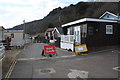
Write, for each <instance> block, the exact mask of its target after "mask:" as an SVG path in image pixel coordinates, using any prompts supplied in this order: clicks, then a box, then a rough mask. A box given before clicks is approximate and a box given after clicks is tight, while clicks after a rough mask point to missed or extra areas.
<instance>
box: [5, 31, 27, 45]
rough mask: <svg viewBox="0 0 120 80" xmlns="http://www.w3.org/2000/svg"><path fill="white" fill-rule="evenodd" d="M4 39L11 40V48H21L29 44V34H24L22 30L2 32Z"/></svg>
mask: <svg viewBox="0 0 120 80" xmlns="http://www.w3.org/2000/svg"><path fill="white" fill-rule="evenodd" d="M4 35H5V37H10V38H11V46H23V45H24V44H25V43H28V42H29V34H25V38H24V37H23V36H24V32H23V30H4Z"/></svg>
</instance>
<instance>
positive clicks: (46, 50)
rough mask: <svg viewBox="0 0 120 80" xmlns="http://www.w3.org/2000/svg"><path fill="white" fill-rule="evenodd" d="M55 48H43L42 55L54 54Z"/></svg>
mask: <svg viewBox="0 0 120 80" xmlns="http://www.w3.org/2000/svg"><path fill="white" fill-rule="evenodd" d="M55 53H56V48H55V46H44V54H55Z"/></svg>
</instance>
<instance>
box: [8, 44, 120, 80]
mask: <svg viewBox="0 0 120 80" xmlns="http://www.w3.org/2000/svg"><path fill="white" fill-rule="evenodd" d="M44 45H45V44H43V43H33V44H31V45H30V46H28V47H27V48H26V49H25V50H24V51H23V52H22V53H21V54H20V55H19V57H18V61H17V63H16V65H15V67H14V69H13V71H12V73H11V76H10V78H68V77H69V76H68V74H69V73H73V72H74V71H77V72H79V71H86V72H88V78H118V72H119V71H117V70H115V69H113V68H115V67H118V53H120V52H119V51H118V50H108V51H103V52H98V53H93V54H89V55H87V56H75V55H74V53H71V52H67V51H64V50H62V49H59V48H57V54H58V56H53V57H43V56H41V50H43V46H44ZM71 71H73V72H71ZM73 74H74V73H73ZM76 74H77V73H76ZM76 74H75V75H76ZM78 77H80V76H78Z"/></svg>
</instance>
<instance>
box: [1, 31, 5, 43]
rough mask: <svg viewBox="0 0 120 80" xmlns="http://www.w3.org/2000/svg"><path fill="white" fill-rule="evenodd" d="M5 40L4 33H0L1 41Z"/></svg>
mask: <svg viewBox="0 0 120 80" xmlns="http://www.w3.org/2000/svg"><path fill="white" fill-rule="evenodd" d="M2 40H5V38H4V34H3V31H0V41H2Z"/></svg>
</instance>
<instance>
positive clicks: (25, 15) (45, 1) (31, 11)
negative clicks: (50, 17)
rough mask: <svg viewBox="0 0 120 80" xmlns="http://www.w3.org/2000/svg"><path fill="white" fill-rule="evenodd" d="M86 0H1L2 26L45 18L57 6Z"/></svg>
mask: <svg viewBox="0 0 120 80" xmlns="http://www.w3.org/2000/svg"><path fill="white" fill-rule="evenodd" d="M80 1H85V0H0V26H3V27H4V28H11V27H14V26H16V25H19V24H22V23H23V20H25V21H26V22H30V21H34V20H39V19H42V18H44V17H45V16H46V15H47V14H48V13H49V12H50V11H52V10H53V9H55V8H57V7H62V8H63V7H65V6H69V5H70V4H76V3H78V2H80Z"/></svg>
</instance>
